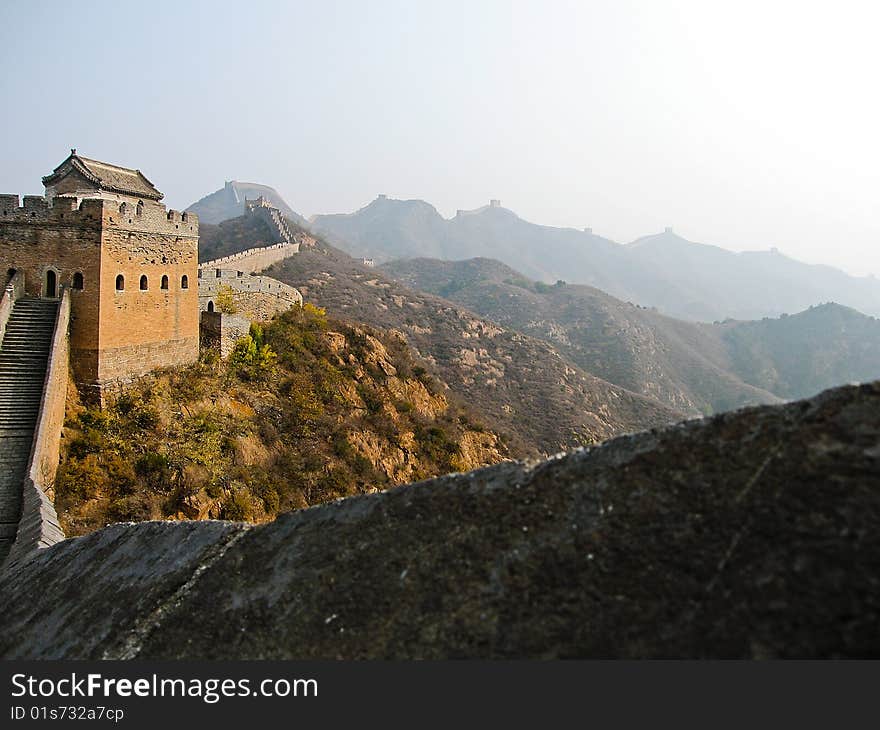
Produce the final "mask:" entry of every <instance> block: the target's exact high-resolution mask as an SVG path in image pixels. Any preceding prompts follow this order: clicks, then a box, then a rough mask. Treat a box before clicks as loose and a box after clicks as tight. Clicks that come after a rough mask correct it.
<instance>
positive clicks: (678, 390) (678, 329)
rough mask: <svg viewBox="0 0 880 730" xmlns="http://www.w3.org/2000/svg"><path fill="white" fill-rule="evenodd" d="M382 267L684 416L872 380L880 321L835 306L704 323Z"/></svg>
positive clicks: (541, 287) (589, 298) (470, 278)
mask: <svg viewBox="0 0 880 730" xmlns="http://www.w3.org/2000/svg"><path fill="white" fill-rule="evenodd" d="M383 269H384V270H385V271H387V272H388V273H389V274H391V275H392V276H394V277H395V278H397V279H398V280H399V281H401V282H402V283H403V284H405V285H407V286H411V287H414V288H418V289H422V290H425V291H430V292H434V293H437V294H439V295H441V296H444V297H446V298H448V299H450V300H452V301H453V302H456V303H457V304H459V305H461V306H464V307H467V308H469V309H471V310H473V311H475V312H477V313H479V314H481V315H483V316H486V317H491V318H492V319H493V320H495V321H497V322H499V323H501V324H503V325H505V326H508V327H511V328H513V329H516V330H519V331H521V332H524V333H527V334H529V335H532V336H533V337H537V338H539V339H542V340H544V341H546V342H548V343H550V344H552V345H553V346H554V347H556V348H558V349H559V351H560V352H562V353H563V354H565V355H566V356H568V357H569V358H570V359H571V360H573V361H574V362H576V363H578V364H579V365H580V366H581V367H583V368H584V369H586V370H588V371H590V372H593V373H596V374H597V375H599V376H601V377H602V378H605V379H606V380H609V381H611V382H613V383H617V384H618V385H622V386H624V387H626V388H628V389H630V390H633V391H635V392H638V393H642V394H644V395H649V396H652V397H654V398H657V399H658V400H660V401H662V402H664V403H667V404H668V405H670V406H672V407H675V408H678V409H680V410H683V411H686V412H688V413H694V414H696V413H702V414H711V413H717V412H720V411H724V410H729V409H731V408H736V407H738V406H743V405H751V404H756V403H772V402H776V401H778V400H779V399H789V398H798V397H806V396H810V395H813V394H815V393H817V392H818V391H820V390H822V389H824V388H829V387H832V386H834V385H839V384H842V383H847V382H851V381H867V380H872V379H875V378H878V377H880V321H878V320H876V319H875V318H873V317H869V316H866V315H863V314H861V313H859V312H857V311H855V310H853V309H849V308H847V307H842V306H839V305H835V304H826V305H822V306H817V307H811V308H810V309H808V310H806V311H804V312H802V313H800V314H797V315H792V316H786V317H781V318H778V319H765V320H759V321H754V322H737V321H726V322H724V323H716V324H702V323H695V322H686V321H682V320H676V319H673V318H671V317H667V316H664V315H662V314H660V313H659V312H657V311H653V310H651V309H648V308H645V307H640V306H638V305H634V304H633V303H631V302H623V301H620V300H618V299H615V298H614V297H612V296H610V295H608V294H606V293H604V292H602V291H599V290H598V289H594V288H592V287H587V286H578V285H572V284H567V283H565V282H562V281H560V282H558V283H557V284H555V285H548V284H544V283H543V282H535V281H531V280H529V279H527V278H526V277H524V276H523V275H522V274H520V273H519V272H517V271H515V270H513V269H511V268H510V267H508V266H505V265H504V264H502V263H501V262H499V261H494V260H491V259H469V260H466V261H454V262H450V261H438V260H436V259H411V260H405V261H397V262H391V263H389V264H386V265H385V266H384V267H383Z"/></svg>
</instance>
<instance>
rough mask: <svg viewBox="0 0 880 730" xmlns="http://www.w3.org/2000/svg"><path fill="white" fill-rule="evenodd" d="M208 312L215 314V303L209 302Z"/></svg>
mask: <svg viewBox="0 0 880 730" xmlns="http://www.w3.org/2000/svg"><path fill="white" fill-rule="evenodd" d="M208 311H209V312H213V311H214V302H208Z"/></svg>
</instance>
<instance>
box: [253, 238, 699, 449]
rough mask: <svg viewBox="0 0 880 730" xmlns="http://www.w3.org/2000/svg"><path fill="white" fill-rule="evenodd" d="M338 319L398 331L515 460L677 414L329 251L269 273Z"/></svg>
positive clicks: (548, 348)
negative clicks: (502, 438)
mask: <svg viewBox="0 0 880 730" xmlns="http://www.w3.org/2000/svg"><path fill="white" fill-rule="evenodd" d="M269 273H270V275H271V276H274V277H275V278H278V279H280V280H281V281H284V282H286V283H288V284H291V285H293V286H296V287H297V288H298V289H299V290H300V291H301V292H302V294H303V296H304V297H305V298H306V300H307V301H312V302H315V303H316V304H319V305H320V306H322V307H325V308H327V310H328V311H329V312H333V313H335V314H337V315H338V316H343V317H345V318H347V319H351V320H354V321H359V322H365V323H367V324H369V325H371V326H374V327H382V328H394V329H396V330H398V331H400V332H402V333H403V334H404V335H405V337H406V339H407V342H408V343H409V344H410V345H411V346H412V347H413V348H414V349H415V350H416V351H417V352H418V354H419V355H420V357H422V358H423V359H424V360H426V361H427V362H428V363H429V364H430V365H431V366H432V367H433V368H435V371H436V373H437V375H438V377H439V378H440V379H441V380H442V381H443V382H444V383H445V384H446V385H447V386H448V387H449V388H450V389H451V390H452V391H453V392H456V393H459V394H461V395H462V396H463V397H464V398H466V400H467V402H468V403H469V404H471V405H472V406H473V407H474V408H475V409H477V410H478V412H479V413H481V414H482V415H483V417H484V418H485V419H486V420H487V422H488V423H490V424H491V425H492V428H493V429H494V430H496V431H498V432H499V433H502V434H503V435H504V436H505V439H506V441H507V443H508V444H509V446H510V449H511V452H512V454H514V455H515V456H517V457H521V456H537V455H539V454H542V453H544V454H549V453H555V452H558V451H562V450H565V449H570V448H573V447H576V446H582V445H586V444H593V443H598V442H600V441H604V440H605V439H607V438H610V437H612V436H617V435H620V434H623V433H631V432H634V431H640V430H643V429H646V428H653V427H655V426H661V425H665V424H668V423H671V422H674V421H676V420H680V419H681V418H682V414H681V412H680V411H678V410H676V409H672V408H669V407H667V406H664V405H662V404H661V403H660V402H658V401H656V400H653V399H651V398H646V397H644V396H641V395H637V394H636V393H633V392H630V391H628V390H626V389H625V388H623V387H620V386H617V385H613V384H611V383H609V382H607V381H605V380H602V379H601V378H599V377H596V376H595V375H593V374H591V373H590V372H587V371H585V370H584V369H582V368H580V367H578V366H577V365H576V364H575V363H573V362H571V361H570V360H568V359H567V358H565V357H563V356H562V355H561V354H560V352H559V351H558V350H557V349H556V348H555V347H554V346H552V345H550V344H548V343H546V342H541V341H540V340H537V339H535V338H533V337H530V336H528V335H525V334H522V333H520V332H516V331H513V330H511V329H509V328H507V327H505V326H502V325H499V324H498V323H497V322H494V321H492V320H490V319H487V318H483V317H480V316H478V315H475V314H473V313H472V312H470V311H468V310H466V309H464V308H462V307H460V306H457V305H455V304H453V303H451V302H449V301H447V300H445V299H441V298H439V297H436V296H432V295H430V294H425V293H421V292H417V291H413V290H411V289H408V288H407V287H405V286H402V285H401V284H400V283H398V282H396V281H394V280H393V279H391V278H390V277H388V276H386V275H385V274H383V273H382V272H379V271H377V270H376V269H373V268H369V267H366V266H363V265H362V263H361V262H359V261H356V260H354V259H352V258H351V257H350V256H348V255H347V254H344V253H342V252H340V251H337V250H336V249H333V248H332V247H330V246H327V245H325V244H322V245H319V246H317V247H316V248H314V249H311V250H308V251H305V252H303V253H300V254H298V255H296V256H293V257H291V258H289V259H286V260H285V261H284V262H282V263H281V264H277V265H275V266H274V267H272V269H270V270H269Z"/></svg>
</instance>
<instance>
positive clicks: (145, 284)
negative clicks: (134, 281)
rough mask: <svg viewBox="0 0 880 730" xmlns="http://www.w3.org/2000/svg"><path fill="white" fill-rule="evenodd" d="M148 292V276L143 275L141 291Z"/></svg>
mask: <svg viewBox="0 0 880 730" xmlns="http://www.w3.org/2000/svg"><path fill="white" fill-rule="evenodd" d="M146 290H147V275H146V274H141V291H146Z"/></svg>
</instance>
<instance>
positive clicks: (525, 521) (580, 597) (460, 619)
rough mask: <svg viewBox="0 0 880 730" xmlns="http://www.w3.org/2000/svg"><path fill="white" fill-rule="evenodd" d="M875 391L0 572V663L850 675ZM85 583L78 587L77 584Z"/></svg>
mask: <svg viewBox="0 0 880 730" xmlns="http://www.w3.org/2000/svg"><path fill="white" fill-rule="evenodd" d="M878 528H880V382H876V383H872V384H866V385H861V386H848V387H845V388H839V389H836V390H832V391H827V392H825V393H823V394H821V395H819V396H817V397H815V398H812V399H810V400H805V401H799V402H794V403H789V404H786V405H782V406H762V407H758V408H751V409H745V410H741V411H737V412H732V413H726V414H723V415H720V416H717V417H714V418H711V419H704V420H700V421H689V422H685V423H683V424H680V425H678V426H674V427H671V428H666V429H662V430H654V431H650V432H644V433H641V434H637V435H635V436H625V437H621V438H617V439H614V440H612V441H608V442H606V443H604V444H602V445H599V446H596V447H592V448H588V449H584V450H579V451H575V452H573V453H570V454H567V455H564V456H561V457H557V458H553V459H550V460H548V461H544V462H540V463H512V462H509V463H505V464H501V465H498V466H495V467H489V468H485V469H480V470H477V471H474V472H470V473H467V474H455V475H450V476H446V477H442V478H439V479H433V480H431V481H428V482H423V483H420V484H415V485H410V486H407V487H401V488H398V489H393V490H391V491H388V492H384V493H379V494H373V495H367V496H363V497H355V498H352V499H347V500H342V501H340V502H336V503H332V504H328V505H323V506H320V507H315V508H312V509H307V510H302V511H299V512H294V513H290V514H287V515H284V516H282V517H280V518H278V519H277V520H276V521H275V522H273V523H270V524H265V525H260V526H252V525H244V524H240V523H225V522H207V523H185V522H183V523H171V522H161V523H160V522H148V523H142V524H137V525H130V524H128V525H114V526H111V527H108V528H105V529H103V530H101V531H99V532H96V533H92V534H90V535H88V536H86V537H82V538H77V539H75V540H66V541H64V542H62V543H60V544H58V545H55V546H54V547H52V548H50V549H48V550H45V551H43V552H42V553H40V554H38V555H36V556H34V557H33V558H31V559H30V560H28V561H26V562H23V563H20V564H17V565H14V566H11V567H9V568H7V569H6V570H5V571H4V572H3V573H2V574H0V594H2V595H14V596H16V597H17V600H16V601H14V602H12V603H10V604H9V605H8V606H7V608H6V609H5V610H4V611H3V612H2V614H0V657H3V658H6V659H11V658H68V659H73V658H92V659H98V658H106V659H131V658H166V659H183V658H187V659H195V658H199V659H217V658H282V657H285V658H288V657H299V658H365V657H409V658H452V657H456V658H461V657H499V658H500V657H534V658H539V657H540V658H552V657H694V658H700V657H715V658H720V657H749V658H776V657H800V658H812V657H869V656H877V655H878V653H880V638H878V633H877V630H876V627H877V623H878V621H880V582H878V581H877V577H876V576H877V571H878V568H880V537H878V535H880V529H878ZM86 574H87V575H88V580H84V578H85V576H86Z"/></svg>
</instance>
